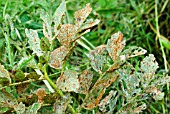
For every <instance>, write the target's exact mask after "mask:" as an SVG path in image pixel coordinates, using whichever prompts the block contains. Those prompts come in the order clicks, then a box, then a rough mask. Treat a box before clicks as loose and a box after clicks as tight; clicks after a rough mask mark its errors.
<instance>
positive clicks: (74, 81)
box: [56, 70, 80, 92]
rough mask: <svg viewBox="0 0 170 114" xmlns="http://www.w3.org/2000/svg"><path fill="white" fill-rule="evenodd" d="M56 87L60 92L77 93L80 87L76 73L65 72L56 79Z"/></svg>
mask: <svg viewBox="0 0 170 114" xmlns="http://www.w3.org/2000/svg"><path fill="white" fill-rule="evenodd" d="M56 85H57V87H58V88H59V89H61V90H62V91H68V92H71V91H74V92H77V91H78V89H79V86H80V84H79V80H78V74H77V72H75V71H71V70H66V71H65V72H63V73H62V74H61V76H60V77H59V78H58V79H57V82H56Z"/></svg>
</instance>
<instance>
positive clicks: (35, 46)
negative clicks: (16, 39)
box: [25, 29, 43, 56]
mask: <svg viewBox="0 0 170 114" xmlns="http://www.w3.org/2000/svg"><path fill="white" fill-rule="evenodd" d="M25 33H26V36H27V37H28V43H29V45H30V49H31V50H33V53H35V54H36V55H37V56H42V55H43V51H42V49H41V47H40V39H39V37H38V33H37V31H36V30H32V29H29V30H28V29H25Z"/></svg>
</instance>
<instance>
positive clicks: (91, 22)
mask: <svg viewBox="0 0 170 114" xmlns="http://www.w3.org/2000/svg"><path fill="white" fill-rule="evenodd" d="M99 22H100V20H98V19H96V20H93V19H88V20H87V21H86V22H85V23H84V24H83V25H82V26H81V27H80V31H82V30H85V29H88V28H90V27H93V26H95V25H97V24H98V23H99Z"/></svg>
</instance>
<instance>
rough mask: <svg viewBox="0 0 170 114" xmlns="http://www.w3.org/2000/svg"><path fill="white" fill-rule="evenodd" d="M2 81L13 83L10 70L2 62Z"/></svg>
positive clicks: (0, 82)
mask: <svg viewBox="0 0 170 114" xmlns="http://www.w3.org/2000/svg"><path fill="white" fill-rule="evenodd" d="M2 83H4V84H5V83H6V84H7V83H11V78H10V75H9V73H8V71H7V70H6V69H5V68H4V66H3V65H1V63H0V84H2Z"/></svg>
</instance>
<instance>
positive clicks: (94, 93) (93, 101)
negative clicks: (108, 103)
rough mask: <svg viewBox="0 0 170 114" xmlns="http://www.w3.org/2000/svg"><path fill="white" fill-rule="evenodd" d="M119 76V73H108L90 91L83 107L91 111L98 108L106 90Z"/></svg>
mask: <svg viewBox="0 0 170 114" xmlns="http://www.w3.org/2000/svg"><path fill="white" fill-rule="evenodd" d="M118 75H119V73H118V72H117V71H114V72H110V73H106V74H105V75H104V77H103V78H102V79H101V80H100V81H98V82H96V84H95V85H94V86H93V88H92V89H91V90H90V92H89V94H88V97H86V98H85V100H84V102H83V104H84V105H83V107H84V108H85V109H87V110H90V109H92V108H95V107H96V106H98V104H99V102H100V100H101V98H102V96H103V94H104V93H105V90H106V88H107V87H109V86H110V85H111V84H112V83H113V82H114V81H115V80H116V79H117V77H118Z"/></svg>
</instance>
